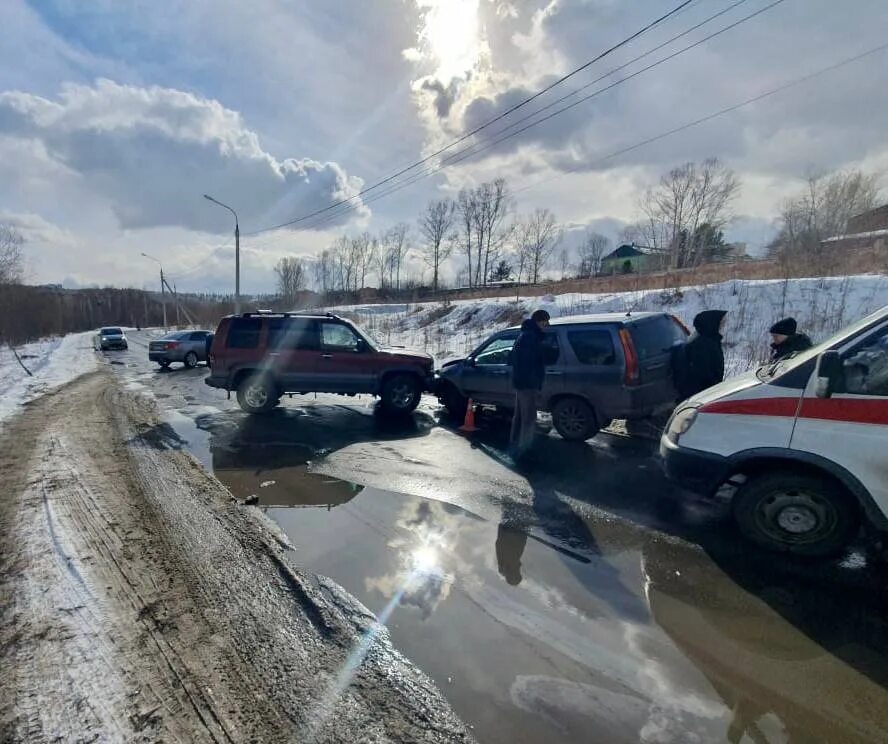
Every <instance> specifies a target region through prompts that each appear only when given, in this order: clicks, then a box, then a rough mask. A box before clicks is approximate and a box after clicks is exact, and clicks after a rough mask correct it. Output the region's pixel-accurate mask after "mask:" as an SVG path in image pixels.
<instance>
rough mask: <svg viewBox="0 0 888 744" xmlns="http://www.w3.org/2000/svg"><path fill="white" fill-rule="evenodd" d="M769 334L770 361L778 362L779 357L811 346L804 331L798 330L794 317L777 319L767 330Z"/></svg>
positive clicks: (781, 357) (784, 357)
mask: <svg viewBox="0 0 888 744" xmlns="http://www.w3.org/2000/svg"><path fill="white" fill-rule="evenodd" d="M768 333H770V334H771V361H772V362H779V361H780V360H781V359H786V357H788V356H790V355H791V354H794V353H795V352H797V351H804V350H805V349H810V348H811V345H812V344H811V339H810V338H808V337H807V336H806V335H805V334H804V333H799V332H798V324H797V323H796V319H795V318H784V319H783V320H778V321H777V322H776V323H774V325H772V326H771V329H770V330H769V331H768Z"/></svg>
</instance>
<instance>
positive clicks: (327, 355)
mask: <svg viewBox="0 0 888 744" xmlns="http://www.w3.org/2000/svg"><path fill="white" fill-rule="evenodd" d="M332 358H333V355H332V354H321V359H332Z"/></svg>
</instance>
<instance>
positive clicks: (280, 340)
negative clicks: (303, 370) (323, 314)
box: [268, 318, 318, 351]
mask: <svg viewBox="0 0 888 744" xmlns="http://www.w3.org/2000/svg"><path fill="white" fill-rule="evenodd" d="M268 347H269V348H270V349H289V350H293V349H298V350H300V351H305V350H309V351H310V350H313V349H317V348H318V340H317V330H316V327H315V322H314V321H313V320H306V319H301V318H269V320H268Z"/></svg>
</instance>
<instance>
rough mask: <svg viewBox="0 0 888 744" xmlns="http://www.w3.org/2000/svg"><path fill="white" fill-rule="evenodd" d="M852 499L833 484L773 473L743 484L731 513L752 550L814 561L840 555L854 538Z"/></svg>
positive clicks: (856, 522)
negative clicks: (756, 547)
mask: <svg viewBox="0 0 888 744" xmlns="http://www.w3.org/2000/svg"><path fill="white" fill-rule="evenodd" d="M852 498H853V497H852V496H851V495H850V494H849V493H847V492H846V491H845V490H844V489H843V488H842V487H841V486H840V485H839V484H837V483H834V482H833V481H830V480H826V479H822V478H815V477H812V476H808V475H799V474H797V473H793V472H789V471H778V472H774V473H768V474H766V475H760V476H757V477H754V478H751V479H750V480H748V481H747V482H746V483H745V484H744V485H743V486H742V487H741V488H740V490H739V491H738V492H737V494H736V495H735V496H734V500H733V504H732V508H733V512H734V519H735V520H736V522H737V526H738V527H739V528H740V532H741V533H742V534H743V536H744V537H746V538H747V539H749V540H751V541H752V542H754V543H756V544H757V545H761V546H762V547H764V548H767V549H769V550H774V551H777V552H781V553H792V554H793V555H799V556H807V557H812V558H814V557H817V558H819V557H826V556H831V555H835V554H837V553H840V552H841V551H842V549H843V548H845V547H846V546H847V545H848V543H849V542H850V541H851V539H852V538H853V537H854V535H855V534H856V533H857V530H858V528H859V524H860V521H859V517H858V512H857V508H856V504H855V503H854V502H853V501H852Z"/></svg>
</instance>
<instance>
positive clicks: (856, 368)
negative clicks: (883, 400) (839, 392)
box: [844, 327, 888, 397]
mask: <svg viewBox="0 0 888 744" xmlns="http://www.w3.org/2000/svg"><path fill="white" fill-rule="evenodd" d="M844 367H845V392H847V393H851V394H853V395H878V396H886V397H888V327H886V328H883V329H882V330H881V331H880V332H879V333H878V334H877V335H876V336H875V337H874V338H870V339H867V340H866V342H865V345H864V346H863V347H861V348H858V349H856V350H855V351H854V353H853V354H851V355H850V356H849V357H848V358H847V359H845V362H844Z"/></svg>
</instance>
